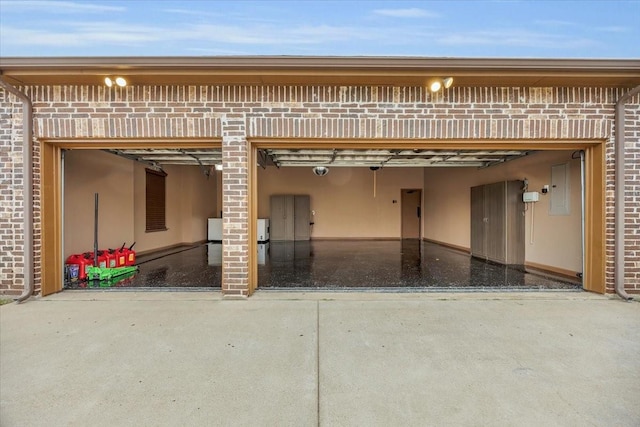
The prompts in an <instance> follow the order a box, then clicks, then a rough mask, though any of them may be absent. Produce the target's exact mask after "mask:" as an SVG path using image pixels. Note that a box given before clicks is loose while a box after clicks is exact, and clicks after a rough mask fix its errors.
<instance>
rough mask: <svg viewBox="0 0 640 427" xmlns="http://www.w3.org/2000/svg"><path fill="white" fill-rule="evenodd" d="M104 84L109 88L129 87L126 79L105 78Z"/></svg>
mask: <svg viewBox="0 0 640 427" xmlns="http://www.w3.org/2000/svg"><path fill="white" fill-rule="evenodd" d="M104 84H105V85H107V87H113V85H114V84H115V85H117V86H120V87H125V86H126V85H127V80H125V78H124V77H105V78H104Z"/></svg>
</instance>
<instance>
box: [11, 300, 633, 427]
mask: <svg viewBox="0 0 640 427" xmlns="http://www.w3.org/2000/svg"><path fill="white" fill-rule="evenodd" d="M639 424H640V303H638V302H631V303H625V302H622V301H620V300H618V299H615V298H614V297H604V296H599V295H593V294H589V293H576V292H550V293H542V292H540V293H538V292H531V293H504V294H499V293H473V294H462V293H455V294H435V293H424V294H421V293H418V294H393V293H355V294H345V293H336V294H324V293H302V292H300V293H289V294H286V293H268V292H258V293H257V294H256V295H255V296H254V297H252V298H250V299H249V300H246V301H234V300H223V299H222V298H221V297H220V295H219V294H217V293H202V292H191V293H189V292H186V293H178V292H148V293H144V292H100V291H91V292H86V291H85V292H83V291H66V292H63V293H61V294H58V295H54V296H51V297H47V298H42V299H32V300H30V301H28V302H27V303H25V304H22V305H16V304H10V305H6V306H2V307H0V425H2V426H39V425H42V426H45V425H46V426H87V425H92V426H158V425H168V426H196V425H207V426H211V425H224V426H230V425H238V426H317V425H321V426H354V425H357V426H360V425H366V426H376V425H379V426H395V425H398V426H400V425H401V426H412V425H415V426H427V425H434V426H446V425H456V426H460V425H464V426H474V425H478V426H486V425H492V426H493V425H505V426H514V425H518V426H540V425H563V426H573V425H575V426H588V425H594V426H600V425H616V426H637V425H639Z"/></svg>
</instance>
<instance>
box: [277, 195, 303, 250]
mask: <svg viewBox="0 0 640 427" xmlns="http://www.w3.org/2000/svg"><path fill="white" fill-rule="evenodd" d="M270 203H271V208H270V209H271V218H270V220H271V224H270V226H271V236H270V237H271V240H272V241H274V240H276V241H279V240H309V239H310V238H311V226H310V220H309V219H310V210H311V202H310V198H309V196H307V195H289V194H285V195H274V196H271V201H270Z"/></svg>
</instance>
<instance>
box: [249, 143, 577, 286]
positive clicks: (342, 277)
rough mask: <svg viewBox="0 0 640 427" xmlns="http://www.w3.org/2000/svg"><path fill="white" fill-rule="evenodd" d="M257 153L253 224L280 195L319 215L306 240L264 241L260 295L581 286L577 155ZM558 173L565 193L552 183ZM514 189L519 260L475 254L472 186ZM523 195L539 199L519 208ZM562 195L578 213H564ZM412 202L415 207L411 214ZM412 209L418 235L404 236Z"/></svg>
mask: <svg viewBox="0 0 640 427" xmlns="http://www.w3.org/2000/svg"><path fill="white" fill-rule="evenodd" d="M258 148H259V149H260V150H259V151H258V153H257V157H258V158H259V159H261V160H260V162H259V163H260V167H259V168H258V169H257V172H256V174H257V179H256V187H257V209H256V211H257V217H258V218H269V216H270V215H271V214H272V211H271V206H270V204H271V203H272V200H273V197H274V195H282V194H289V195H291V196H295V195H306V196H308V197H309V200H310V207H309V214H310V217H311V220H310V225H309V231H310V237H309V240H308V241H302V242H300V241H294V240H293V239H291V240H283V239H280V238H278V239H272V240H271V242H270V243H269V244H268V245H260V244H257V246H256V249H257V251H258V254H259V255H258V262H257V264H258V265H257V285H258V286H257V287H258V288H261V289H362V288H391V289H424V290H429V289H447V288H452V289H453V288H456V289H581V288H582V284H581V277H582V275H583V267H582V262H583V259H582V241H581V237H582V236H581V233H582V224H581V218H582V211H581V196H582V182H581V167H582V166H581V162H580V158H579V156H576V154H575V153H576V150H540V149H538V150H522V149H520V150H513V149H500V150H496V149H493V150H444V149H425V148H410V149H406V148H405V149H393V150H391V149H368V150H362V149H333V148H331V149H313V148H310V147H307V148H298V147H295V148H285V147H281V146H279V147H278V148H271V149H270V148H263V146H262V145H259V147H258ZM558 165H563V167H564V168H565V169H564V170H565V171H566V176H565V181H564V182H563V185H562V187H561V186H559V185H558V183H555V184H554V183H552V170H554V169H555V168H557V166H558ZM319 166H320V167H323V168H326V170H324V171H323V173H321V174H319V173H317V171H316V169H314V168H317V167H319ZM515 181H518V184H517V185H518V186H519V191H518V195H517V197H518V198H519V201H520V203H519V207H518V211H517V215H520V216H521V221H520V222H521V223H522V231H521V236H520V237H519V242H518V244H519V245H521V246H522V252H523V254H525V255H524V257H523V259H522V260H521V261H518V262H517V263H514V262H512V261H509V262H507V263H504V262H500V261H499V260H494V259H492V258H490V257H486V256H484V255H483V254H482V253H480V254H478V253H473V252H472V250H471V236H472V227H473V224H472V219H471V188H472V187H475V186H480V185H484V184H491V183H500V182H515ZM543 189H545V190H544V191H548V192H543ZM546 189H548V190H546ZM525 192H526V193H531V194H530V196H532V195H533V193H536V194H537V196H536V197H537V201H536V202H533V201H528V202H526V203H525V202H523V193H525ZM561 192H562V202H563V203H564V204H566V205H567V206H570V209H569V210H568V211H563V213H562V214H557V213H556V211H554V209H555V208H554V206H555V205H557V203H558V201H556V199H554V197H556V196H557V197H556V198H558V197H559V196H558V194H559V193H561ZM412 193H413V197H415V196H417V195H419V202H418V206H416V207H411V208H410V209H405V208H403V206H404V205H407V204H409V203H412V202H410V201H408V200H411V199H407V198H408V197H411V196H412ZM552 201H554V203H553V205H552ZM409 211H412V213H411V215H410V216H413V217H419V223H418V227H417V230H415V229H411V230H408V229H407V227H406V219H405V216H408V215H409ZM271 221H273V218H271ZM559 236H561V237H559ZM411 238H418V239H419V240H415V241H411V240H410V239H411Z"/></svg>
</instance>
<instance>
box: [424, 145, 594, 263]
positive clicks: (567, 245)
mask: <svg viewBox="0 0 640 427" xmlns="http://www.w3.org/2000/svg"><path fill="white" fill-rule="evenodd" d="M571 154H572V152H571V151H546V152H538V153H534V154H531V155H529V156H527V157H524V158H521V159H517V160H513V161H511V162H508V163H505V164H502V165H498V166H494V167H490V168H486V169H477V168H455V169H440V168H427V169H425V171H424V196H423V198H424V208H423V212H424V215H423V221H424V226H423V227H424V237H425V238H426V239H429V240H433V241H436V242H442V243H446V244H449V245H452V246H456V247H460V248H464V249H468V248H469V247H470V222H471V221H470V188H471V187H473V186H476V185H481V184H489V183H492V182H498V181H505V180H523V179H524V178H527V180H528V181H529V191H538V192H541V189H542V187H543V186H544V185H545V184H549V185H550V184H551V167H552V166H554V165H557V164H562V163H568V164H569V170H570V185H569V191H570V211H569V215H551V214H550V209H549V202H550V199H551V197H550V194H547V195H543V194H542V193H541V194H540V201H538V202H536V204H535V207H533V209H532V207H531V204H528V210H527V211H526V213H525V262H526V263H529V264H530V265H532V266H537V267H552V268H555V269H556V270H567V271H566V273H567V274H571V275H573V274H575V273H576V272H580V271H582V250H581V219H580V216H581V197H580V189H581V183H580V160H579V159H572V158H571ZM532 213H533V215H534V218H533V235H532V234H531V227H532V220H531V218H532Z"/></svg>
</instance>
